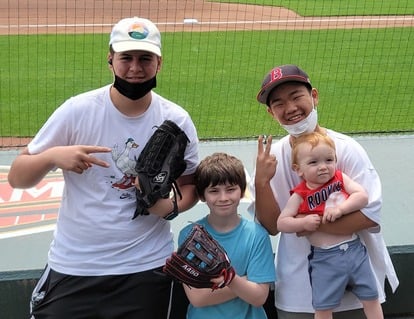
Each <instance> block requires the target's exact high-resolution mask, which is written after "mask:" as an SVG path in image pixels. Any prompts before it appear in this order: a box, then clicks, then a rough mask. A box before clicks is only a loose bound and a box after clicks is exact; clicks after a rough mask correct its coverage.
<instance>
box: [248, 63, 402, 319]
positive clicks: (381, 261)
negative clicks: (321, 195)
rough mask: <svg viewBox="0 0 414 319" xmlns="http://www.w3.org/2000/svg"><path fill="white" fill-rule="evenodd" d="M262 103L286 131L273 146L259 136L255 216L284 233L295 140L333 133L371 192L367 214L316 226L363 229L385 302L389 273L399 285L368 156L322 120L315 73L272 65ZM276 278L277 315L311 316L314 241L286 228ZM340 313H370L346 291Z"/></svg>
mask: <svg viewBox="0 0 414 319" xmlns="http://www.w3.org/2000/svg"><path fill="white" fill-rule="evenodd" d="M257 100H258V101H259V102H260V103H262V104H264V105H265V106H266V111H267V112H268V113H269V114H270V116H271V117H272V118H273V119H274V120H275V121H277V122H278V123H279V124H280V125H281V126H282V127H283V128H284V129H285V130H286V131H287V132H288V135H287V136H285V137H283V138H282V139H280V140H279V141H277V142H276V143H273V144H272V137H271V136H269V138H268V139H267V143H265V144H264V138H263V137H262V136H260V137H259V139H258V154H257V160H256V167H255V171H254V173H253V176H252V179H251V183H250V186H251V190H252V196H253V197H254V198H253V201H252V204H251V205H250V207H249V210H250V212H251V213H252V214H255V218H256V219H257V220H258V221H259V222H260V223H261V224H262V225H263V226H264V227H265V228H266V229H267V230H268V232H269V233H270V234H271V235H276V234H278V232H279V230H278V229H277V220H278V217H279V216H280V212H281V209H283V208H284V207H285V205H286V203H287V201H288V199H289V197H290V190H291V189H293V188H294V186H295V185H297V184H298V183H299V182H300V177H299V176H298V175H297V174H296V173H295V172H294V171H293V170H292V169H291V149H292V148H291V145H292V142H293V141H294V140H295V138H296V137H298V136H300V135H302V134H305V133H310V132H313V131H316V132H321V133H323V134H327V135H328V136H330V137H331V138H332V139H333V140H334V142H335V146H336V151H337V158H338V162H337V168H338V169H339V170H341V171H343V172H344V173H345V174H347V175H348V176H349V177H350V178H352V179H354V180H355V181H356V182H358V183H359V184H361V185H362V186H363V187H364V188H365V189H366V191H367V192H368V197H369V202H368V205H367V206H366V207H365V208H364V209H362V210H361V211H357V212H354V213H352V214H349V215H347V216H343V217H342V218H340V219H338V220H337V221H335V222H332V223H326V224H321V225H320V227H319V228H318V231H322V232H327V233H332V234H352V233H358V235H359V236H360V237H361V239H362V241H363V242H364V244H365V245H366V247H367V250H368V254H369V256H370V259H371V262H372V268H373V271H374V274H375V277H376V280H377V285H378V290H379V299H380V301H381V302H383V301H384V300H385V294H384V283H385V277H387V278H388V281H389V283H390V285H391V287H392V289H393V290H395V289H396V288H397V286H398V279H397V276H396V274H395V271H394V267H393V265H392V262H391V259H390V256H389V254H388V251H387V248H386V245H385V243H384V240H383V237H382V235H381V233H380V222H381V218H380V210H381V205H382V194H381V182H380V179H379V176H378V174H377V172H376V170H375V168H374V167H373V165H372V163H371V161H370V159H369V157H368V155H367V153H366V152H365V150H364V149H363V148H362V146H361V145H360V144H358V143H357V142H356V141H355V140H354V139H352V138H351V137H349V136H346V135H343V134H341V133H338V132H335V131H333V130H330V129H327V128H323V127H321V126H319V124H318V116H317V110H316V106H317V105H318V91H317V90H316V89H315V88H313V87H312V85H311V82H310V79H309V76H308V75H307V73H306V72H305V71H303V70H302V69H300V68H299V67H298V66H296V65H282V66H278V67H275V68H273V69H272V70H270V71H269V73H268V74H267V75H266V77H265V78H264V81H263V83H262V86H261V89H260V91H259V93H258V95H257ZM275 253H276V254H275V267H276V272H277V276H276V278H277V281H276V283H275V306H276V308H277V311H278V318H279V319H286V318H303V319H308V318H309V319H310V318H313V316H314V315H313V312H314V310H313V307H312V290H311V284H310V282H309V274H308V255H309V253H310V244H309V242H308V240H307V239H306V237H305V236H303V234H291V233H280V237H279V241H278V246H277V250H276V252H275ZM334 318H336V319H338V318H344V319H345V318H353V319H355V318H365V316H364V313H363V311H362V305H361V303H360V302H359V301H358V299H357V298H356V296H354V295H352V293H350V292H346V293H345V295H344V297H343V298H342V300H341V304H340V306H339V307H337V308H335V309H334Z"/></svg>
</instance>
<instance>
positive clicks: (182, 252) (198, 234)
mask: <svg viewBox="0 0 414 319" xmlns="http://www.w3.org/2000/svg"><path fill="white" fill-rule="evenodd" d="M163 271H164V273H166V274H167V275H169V276H171V277H172V278H173V279H175V280H177V281H179V282H182V283H184V284H186V285H188V286H190V287H194V288H211V289H212V290H215V289H218V288H223V287H225V286H227V285H228V284H230V282H231V281H232V280H233V278H234V276H235V271H234V268H233V267H232V266H231V264H230V260H229V258H228V256H227V253H226V251H225V250H224V248H223V247H222V246H221V245H220V244H219V243H218V242H217V241H216V240H215V239H214V238H213V237H212V236H211V235H210V234H209V233H208V232H207V230H206V229H205V228H204V227H203V226H202V225H199V224H194V226H193V228H192V230H191V232H190V234H189V235H188V237H187V238H186V240H185V241H184V242H183V243H182V245H180V247H179V248H178V250H177V252H174V253H173V254H172V255H171V257H170V258H168V259H167V261H166V263H165V266H164V267H163ZM220 276H223V277H224V280H223V281H222V282H221V283H220V284H216V283H213V282H211V279H213V278H218V277H220Z"/></svg>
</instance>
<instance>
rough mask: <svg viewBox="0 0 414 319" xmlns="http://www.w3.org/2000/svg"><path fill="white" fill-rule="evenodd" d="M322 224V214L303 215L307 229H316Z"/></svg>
mask: <svg viewBox="0 0 414 319" xmlns="http://www.w3.org/2000/svg"><path fill="white" fill-rule="evenodd" d="M320 224H321V216H319V215H317V214H312V215H306V216H305V217H303V227H304V229H305V230H306V231H311V232H312V231H315V230H317V229H318V228H319V225H320Z"/></svg>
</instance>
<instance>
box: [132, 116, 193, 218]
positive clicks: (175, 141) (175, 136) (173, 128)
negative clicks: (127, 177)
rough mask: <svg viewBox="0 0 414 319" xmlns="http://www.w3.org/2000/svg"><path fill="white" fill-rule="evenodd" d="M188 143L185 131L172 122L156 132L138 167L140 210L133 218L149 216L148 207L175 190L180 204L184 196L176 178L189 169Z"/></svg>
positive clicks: (142, 152) (137, 190)
mask: <svg viewBox="0 0 414 319" xmlns="http://www.w3.org/2000/svg"><path fill="white" fill-rule="evenodd" d="M188 142H189V140H188V137H187V135H186V134H185V133H184V131H182V130H181V129H180V128H179V127H178V126H177V125H176V124H175V123H174V122H172V121H169V120H165V121H164V122H163V123H162V124H161V125H160V126H159V127H158V128H157V129H156V130H155V132H154V134H153V135H152V136H151V137H150V139H149V140H148V142H147V144H146V145H145V147H144V149H143V150H142V151H141V154H140V155H139V157H138V159H137V163H136V166H135V171H136V173H137V176H138V179H139V189H138V188H137V189H136V197H137V208H136V210H135V214H134V217H133V219H134V218H136V217H137V216H138V215H148V212H147V208H150V207H152V206H153V205H154V204H155V203H156V202H157V200H159V199H160V198H168V197H169V196H170V192H171V190H172V191H173V193H174V203H175V204H176V197H177V194H178V195H179V196H180V197H181V192H180V190H179V188H178V186H177V183H176V179H177V178H178V177H180V176H181V174H182V173H183V172H184V171H185V169H186V167H187V165H186V162H185V161H184V152H185V149H186V147H187V143H188ZM175 209H177V206H176V205H175Z"/></svg>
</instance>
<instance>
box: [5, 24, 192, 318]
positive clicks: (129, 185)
mask: <svg viewBox="0 0 414 319" xmlns="http://www.w3.org/2000/svg"><path fill="white" fill-rule="evenodd" d="M105 62H106V61H105ZM161 62H162V60H161V37H160V32H159V31H158V29H157V27H156V26H155V25H154V24H153V23H152V22H151V21H149V20H147V19H142V18H137V17H134V18H126V19H123V20H121V21H119V22H118V23H117V24H116V25H115V26H114V27H113V30H112V33H111V36H110V41H109V53H108V63H109V69H110V70H111V72H112V73H113V75H114V82H113V83H111V84H109V85H106V86H104V87H102V88H98V89H96V90H93V91H90V92H86V93H83V94H80V95H78V96H75V97H72V98H70V99H68V100H67V101H66V102H64V103H63V104H62V105H61V106H60V107H59V108H58V109H57V110H56V111H55V112H54V113H53V114H52V115H51V117H50V118H49V119H48V120H47V122H46V123H45V124H44V126H43V127H42V128H41V130H40V131H39V132H38V133H37V135H36V136H35V137H34V139H33V141H32V142H30V143H29V145H28V147H27V148H26V149H24V150H23V151H22V153H21V154H20V155H18V157H17V158H16V159H15V161H14V163H13V164H12V166H11V169H10V173H9V177H8V178H9V182H10V185H11V186H13V187H18V188H28V187H32V186H35V185H36V184H37V183H38V182H39V181H40V180H41V179H42V178H43V177H44V176H45V175H46V174H47V173H48V172H49V171H50V170H53V169H56V168H59V169H61V170H62V172H63V176H64V180H65V191H64V193H63V197H62V203H61V207H60V210H59V216H58V221H57V227H56V230H55V233H54V238H53V242H52V244H51V246H50V250H49V255H48V262H47V267H46V269H45V272H44V274H43V275H42V276H41V278H40V280H39V282H38V284H37V286H36V288H35V290H34V292H33V295H32V302H31V315H32V318H59V319H64V318H71V319H72V318H76V319H81V318H123V319H132V318H133V319H136V318H147V319H148V318H149V319H161V318H162V319H165V318H169V313H170V306H171V305H170V300H171V292H172V282H171V280H170V279H168V278H167V277H166V276H163V275H161V274H162V266H163V265H164V264H165V260H166V259H167V258H168V257H169V256H170V255H171V254H172V252H173V250H174V244H173V234H172V232H171V227H170V222H169V221H168V220H166V219H165V218H164V217H166V216H171V214H170V213H172V212H173V211H174V212H176V211H175V210H174V209H175V206H174V203H173V202H172V199H169V198H166V199H160V200H159V201H158V202H157V203H156V204H155V205H154V206H153V207H151V208H149V209H148V211H149V213H150V214H148V215H140V216H138V217H137V218H135V219H133V218H132V217H133V216H134V212H135V210H136V205H137V204H136V196H135V184H134V182H135V177H136V173H135V171H134V167H135V160H136V158H138V156H139V154H140V152H141V150H142V149H143V147H144V146H145V144H146V142H147V141H148V139H149V138H150V136H151V135H152V133H153V132H154V130H155V129H156V127H157V126H159V125H160V124H161V123H162V122H163V121H164V120H166V119H168V120H172V121H174V122H175V123H176V124H177V125H178V126H180V127H181V128H182V129H183V130H184V131H185V133H186V135H187V136H188V138H189V140H190V142H189V144H188V145H187V148H186V151H185V160H186V163H187V168H186V170H185V172H184V173H183V175H182V176H181V177H180V178H179V179H178V180H177V183H178V185H179V187H180V190H181V193H182V198H181V199H179V200H178V201H177V206H178V211H179V212H182V211H185V210H187V209H189V208H190V207H192V206H193V205H195V203H196V202H197V200H198V197H197V195H196V191H195V185H194V182H193V175H194V172H195V169H196V167H197V165H198V162H199V159H198V137H197V132H196V129H195V127H194V124H193V122H192V120H191V118H190V116H189V114H188V113H187V112H186V111H185V110H184V109H183V108H181V107H180V106H178V105H176V104H175V103H173V102H171V101H168V100H166V99H165V98H163V97H161V96H160V95H158V94H156V93H155V92H153V91H152V89H153V88H154V87H155V86H156V75H157V73H158V72H159V70H160V67H161Z"/></svg>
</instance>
